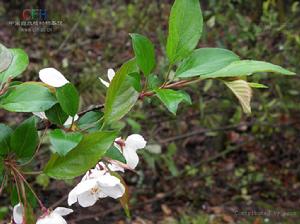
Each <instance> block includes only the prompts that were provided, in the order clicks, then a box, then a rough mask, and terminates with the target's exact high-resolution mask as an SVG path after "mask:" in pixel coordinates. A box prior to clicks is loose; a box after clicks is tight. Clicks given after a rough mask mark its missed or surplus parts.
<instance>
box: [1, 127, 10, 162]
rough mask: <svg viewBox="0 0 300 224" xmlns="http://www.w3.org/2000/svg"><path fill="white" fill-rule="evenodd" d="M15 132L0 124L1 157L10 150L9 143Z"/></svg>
mask: <svg viewBox="0 0 300 224" xmlns="http://www.w3.org/2000/svg"><path fill="white" fill-rule="evenodd" d="M12 133H13V130H12V129H11V128H10V127H8V126H6V125H4V124H0V156H5V155H6V154H7V153H8V152H9V149H10V146H9V141H10V136H11V134H12Z"/></svg>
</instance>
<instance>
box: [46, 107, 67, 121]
mask: <svg viewBox="0 0 300 224" xmlns="http://www.w3.org/2000/svg"><path fill="white" fill-rule="evenodd" d="M45 114H46V117H47V118H48V120H49V121H50V122H51V123H53V124H56V125H64V123H65V122H66V120H67V119H68V117H69V115H67V114H66V113H65V112H64V111H63V109H62V108H61V106H60V104H59V103H57V104H55V105H54V106H53V107H51V108H50V109H49V110H46V111H45Z"/></svg>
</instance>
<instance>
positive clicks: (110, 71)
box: [107, 68, 116, 82]
mask: <svg viewBox="0 0 300 224" xmlns="http://www.w3.org/2000/svg"><path fill="white" fill-rule="evenodd" d="M115 74H116V73H115V71H114V70H113V69H112V68H110V69H108V70H107V77H108V80H109V81H110V82H111V80H113V78H114V77H115Z"/></svg>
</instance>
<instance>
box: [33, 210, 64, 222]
mask: <svg viewBox="0 0 300 224" xmlns="http://www.w3.org/2000/svg"><path fill="white" fill-rule="evenodd" d="M54 223H55V224H67V222H66V220H65V219H64V218H63V217H61V216H60V215H59V214H57V213H55V212H52V213H50V215H47V216H45V217H41V218H39V219H38V221H37V222H36V224H54Z"/></svg>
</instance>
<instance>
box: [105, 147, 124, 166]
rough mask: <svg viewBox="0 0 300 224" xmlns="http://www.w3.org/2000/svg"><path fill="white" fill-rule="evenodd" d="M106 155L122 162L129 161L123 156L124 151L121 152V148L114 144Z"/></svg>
mask: <svg viewBox="0 0 300 224" xmlns="http://www.w3.org/2000/svg"><path fill="white" fill-rule="evenodd" d="M104 156H105V157H108V158H110V159H113V160H117V161H120V162H122V163H125V164H126V163H127V162H126V159H125V157H124V156H123V154H122V153H121V152H120V150H119V149H118V148H117V147H115V146H114V145H113V146H111V147H110V148H109V149H108V150H107V152H106V153H105V155H104Z"/></svg>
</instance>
